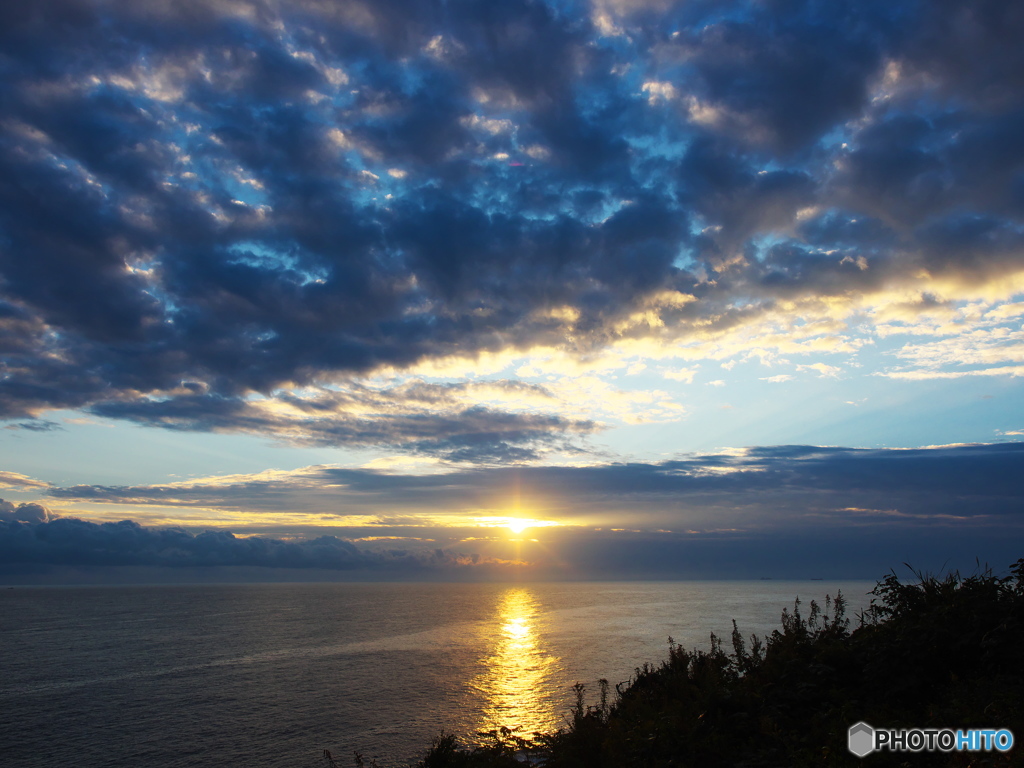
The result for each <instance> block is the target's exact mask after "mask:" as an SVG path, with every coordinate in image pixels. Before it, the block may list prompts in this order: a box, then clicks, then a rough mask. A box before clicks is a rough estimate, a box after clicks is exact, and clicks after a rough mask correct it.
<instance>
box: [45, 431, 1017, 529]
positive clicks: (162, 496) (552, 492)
mask: <svg viewBox="0 0 1024 768" xmlns="http://www.w3.org/2000/svg"><path fill="white" fill-rule="evenodd" d="M1021 471H1024V443H999V444H992V445H965V446H952V447H942V448H922V449H914V450H911V449H853V448H822V447H817V446H781V447H766V448H757V449H750V450H747V451H743V452H737V453H730V454H712V455H697V456H690V457H685V458H681V459H676V460H672V461H665V462H661V463H657V464H650V463H630V464H604V465H597V466H589V467H587V466H583V467H553V466H552V467H516V468H499V467H494V468H486V469H473V470H451V471H446V472H438V473H434V474H426V475H407V474H401V473H395V472H385V471H380V470H372V469H347V468H336V467H308V468H305V469H303V470H297V471H296V472H294V473H283V474H275V475H273V476H270V477H266V476H261V475H253V476H250V477H247V478H228V479H227V480H226V481H221V480H216V479H215V480H213V481H208V482H204V481H197V482H194V483H191V482H186V483H177V484H173V485H166V486H119V487H108V486H74V487H68V488H53V489H50V490H49V491H48V494H49V495H50V496H51V497H53V498H57V499H63V500H80V501H96V502H113V503H123V504H133V505H140V504H153V505H159V506H172V505H180V506H197V507H224V508H231V509H252V510H264V511H274V510H281V511H285V510H295V511H303V512H318V513H323V514H327V515H330V514H332V513H336V510H338V509H344V510H345V514H350V513H352V512H353V511H357V510H358V512H359V514H367V515H380V514H385V515H402V514H404V513H406V512H414V511H418V510H423V509H430V510H438V509H446V510H452V511H453V512H457V511H459V510H463V511H464V510H467V509H469V510H473V509H480V508H485V509H486V508H491V509H494V508H502V507H504V506H507V503H508V501H507V499H508V498H509V497H510V496H511V495H512V494H513V493H518V492H520V491H521V492H522V493H525V494H527V495H528V496H529V497H530V498H531V499H536V505H537V507H538V514H541V512H540V511H539V510H541V509H546V510H548V512H547V513H546V514H551V515H554V516H555V518H556V519H558V520H565V521H569V522H572V521H585V522H589V523H594V524H601V523H600V521H601V520H602V519H604V518H605V516H607V517H608V519H613V520H615V521H616V522H614V523H612V524H613V525H617V526H625V527H628V526H629V525H630V523H631V522H632V524H634V525H635V526H637V527H653V528H668V529H671V530H674V531H677V532H678V531H683V530H687V529H700V530H712V529H722V528H736V529H737V530H741V529H742V530H764V531H783V530H785V531H789V532H794V531H797V530H800V529H802V528H805V527H809V528H816V527H821V526H824V527H834V526H839V527H843V526H846V527H854V528H857V527H863V526H867V527H869V528H879V529H887V528H906V529H908V530H909V529H915V528H918V527H921V528H926V527H929V526H933V525H938V526H939V527H942V526H952V527H951V528H950V529H949V530H950V535H956V534H955V532H954V531H955V530H956V526H958V525H967V524H968V523H969V524H971V525H979V526H993V530H996V529H1000V527H1001V526H1010V527H1012V528H1013V529H1014V530H1016V529H1017V528H1019V526H1021V525H1022V524H1024V519H1021V518H1020V509H1021V507H1020V501H1021V492H1020V489H1019V487H1018V484H1017V483H1016V480H1015V478H1016V477H1018V476H1019V474H1020V472H1021ZM517 489H519V490H517ZM467 514H468V513H467Z"/></svg>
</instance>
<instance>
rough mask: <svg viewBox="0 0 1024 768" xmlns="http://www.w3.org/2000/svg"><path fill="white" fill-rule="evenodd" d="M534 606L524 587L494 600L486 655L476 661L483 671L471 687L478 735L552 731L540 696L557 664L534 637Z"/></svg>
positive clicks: (551, 713)
mask: <svg viewBox="0 0 1024 768" xmlns="http://www.w3.org/2000/svg"><path fill="white" fill-rule="evenodd" d="M538 618H539V606H538V604H537V601H536V599H535V598H534V596H533V594H532V593H531V592H530V590H529V589H528V588H526V587H510V588H509V589H507V590H505V591H504V592H502V593H501V594H500V596H499V598H498V601H497V607H496V612H495V621H494V622H493V623H492V622H488V627H489V628H490V629H489V630H488V631H493V632H494V636H493V642H492V645H491V646H490V651H489V653H488V654H487V655H485V656H484V657H483V658H482V659H481V664H482V665H483V670H482V671H481V672H480V674H479V675H477V677H476V678H475V679H474V681H473V687H474V688H475V689H476V690H478V691H480V692H481V693H482V694H483V696H484V704H483V709H482V712H481V716H480V720H479V723H478V725H477V727H476V729H475V730H476V731H477V732H487V731H491V730H495V729H497V728H501V727H507V728H511V729H514V732H515V733H516V734H517V735H520V736H523V737H525V738H530V737H531V736H532V735H533V733H535V732H537V731H549V730H552V729H553V728H554V727H555V726H556V725H557V724H558V722H557V717H556V715H555V712H554V711H553V708H552V707H551V703H550V702H549V701H545V700H544V698H543V696H542V694H543V692H544V691H546V690H548V688H549V687H550V677H551V675H552V674H553V672H554V671H555V667H556V665H557V663H558V659H557V658H556V657H554V656H552V655H550V654H549V653H547V651H546V650H545V649H544V647H543V645H542V642H541V638H540V635H539V633H538V626H537V623H538Z"/></svg>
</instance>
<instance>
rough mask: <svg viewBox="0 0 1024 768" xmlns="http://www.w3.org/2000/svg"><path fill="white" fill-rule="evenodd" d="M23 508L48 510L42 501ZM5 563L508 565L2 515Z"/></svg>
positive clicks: (394, 568) (441, 553)
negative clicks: (5, 516) (23, 518)
mask: <svg viewBox="0 0 1024 768" xmlns="http://www.w3.org/2000/svg"><path fill="white" fill-rule="evenodd" d="M3 503H4V504H5V505H7V506H10V504H9V502H3ZM21 507H40V508H42V509H44V510H45V508H44V507H41V505H38V504H23V505H21ZM22 516H23V517H28V516H29V513H23V515H22ZM0 562H3V563H4V564H6V565H7V566H8V568H7V570H8V571H17V570H18V567H19V566H165V567H166V566H169V567H178V568H181V567H210V566H214V567H219V566H248V567H254V566H255V567H262V568H300V569H328V570H354V569H368V570H380V571H389V572H408V573H415V572H423V571H438V570H457V569H463V568H473V567H484V568H492V567H494V566H502V565H510V563H508V562H507V561H496V560H494V559H489V558H481V557H480V556H479V555H462V554H459V553H455V552H451V551H447V550H443V549H432V550H424V551H411V550H401V549H393V550H384V551H379V552H369V551H366V550H362V549H359V548H358V547H356V546H355V545H354V544H352V543H351V542H349V541H346V540H345V539H340V538H338V537H336V536H319V537H317V538H315V539H310V540H296V541H286V540H282V539H273V538H264V537H259V536H251V537H246V538H240V537H238V536H236V535H235V534H233V533H231V532H229V531H204V532H203V533H199V534H192V533H190V532H188V531H185V530H183V529H181V528H149V527H146V526H142V525H140V524H139V523H137V522H134V521H132V520H121V521H120V522H116V523H92V522H89V521H86V520H80V519H78V518H74V517H61V518H56V519H40V520H31V521H23V520H20V519H8V520H3V521H2V522H0Z"/></svg>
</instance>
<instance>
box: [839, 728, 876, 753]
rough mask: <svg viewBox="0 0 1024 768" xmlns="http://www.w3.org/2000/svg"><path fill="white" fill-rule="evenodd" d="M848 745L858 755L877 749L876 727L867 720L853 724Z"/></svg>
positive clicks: (847, 741)
mask: <svg viewBox="0 0 1024 768" xmlns="http://www.w3.org/2000/svg"><path fill="white" fill-rule="evenodd" d="M846 746H847V747H848V748H849V750H850V751H851V752H852V753H853V754H855V755H856V756H857V757H864V756H865V755H868V754H870V753H872V752H874V751H875V729H874V728H872V727H871V726H870V725H868V724H867V723H865V722H860V723H857V724H856V725H851V726H850V730H849V733H848V734H847V740H846Z"/></svg>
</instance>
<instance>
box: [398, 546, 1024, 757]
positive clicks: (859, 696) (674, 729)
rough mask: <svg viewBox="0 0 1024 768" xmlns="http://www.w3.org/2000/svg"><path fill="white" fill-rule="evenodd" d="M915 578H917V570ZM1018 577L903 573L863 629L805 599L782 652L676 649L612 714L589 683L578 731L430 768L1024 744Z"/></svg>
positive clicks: (510, 738)
mask: <svg viewBox="0 0 1024 768" xmlns="http://www.w3.org/2000/svg"><path fill="white" fill-rule="evenodd" d="M912 572H913V571H912ZM1010 572H1011V574H1012V575H1011V576H1007V577H1002V578H1001V577H996V576H994V575H993V574H992V572H991V570H989V569H984V570H982V569H979V571H978V572H977V573H975V574H974V575H971V576H961V575H960V574H959V573H951V574H949V575H947V576H945V577H941V578H940V577H935V576H929V575H924V574H921V573H920V572H913V573H914V576H915V580H914V581H912V582H910V583H903V582H901V581H900V580H899V578H897V576H896V574H895V573H891V574H890V575H889V576H887V577H886V578H885V579H883V580H882V581H880V582H879V583H878V584H877V585H876V587H875V589H874V590H873V592H872V594H873V595H874V598H873V599H872V602H871V607H870V608H869V609H868V610H867V611H865V612H864V613H863V614H862V615H860V616H859V617H857V621H856V624H857V627H856V629H855V630H854V631H852V632H851V631H850V621H849V620H848V619H847V618H846V616H845V607H846V604H845V600H844V599H843V597H842V595H841V594H839V595H837V596H836V597H835V599H834V600H833V599H831V598H826V600H825V605H824V607H822V606H819V605H818V604H817V603H815V602H811V604H810V606H809V610H808V611H807V615H806V616H805V615H804V613H803V612H802V611H801V605H800V602H799V600H798V601H797V603H796V604H795V605H794V607H793V610H792V611H791V612H790V611H788V610H787V611H783V614H782V626H781V629H779V630H776V631H774V632H773V633H772V635H771V636H770V637H768V638H765V639H763V640H762V639H761V638H757V637H754V636H752V637H751V638H750V639H749V642H748V641H747V640H745V639H744V638H743V636H742V635H741V634H740V632H739V630H738V629H737V628H736V625H735V622H734V623H733V633H732V638H731V643H730V645H731V651H726V650H725V649H724V648H723V644H722V642H721V641H720V640H719V639H718V638H717V637H715V636H714V635H712V638H711V649H710V650H709V651H699V650H697V651H690V650H687V649H685V648H682V647H681V646H679V645H676V644H675V643H672V642H671V638H670V648H669V655H668V659H667V660H666V661H665V662H664V663H662V664H661V665H660V666H657V667H654V666H650V665H647V666H644V667H642V668H639V669H637V670H636V674H635V676H634V678H633V680H632V681H631V682H630V683H629V684H628V685H625V686H623V687H622V688H621V689H619V690H617V691H616V694H617V695H616V696H615V700H614V701H613V702H611V703H609V701H608V686H607V682H606V681H601V684H600V696H599V702H598V703H597V704H596V705H590V706H588V705H587V704H586V703H585V691H584V688H583V686H582V685H579V684H577V686H576V705H575V706H574V707H573V710H572V712H571V716H570V718H569V720H568V723H567V726H566V727H565V728H563V729H562V730H560V731H558V732H556V733H552V734H537V735H535V737H534V738H532V739H525V738H522V737H521V736H519V735H517V734H516V733H515V732H514V731H512V730H509V729H507V728H503V729H501V730H500V731H496V732H492V734H491V736H492V737H493V743H491V744H490V745H488V746H486V747H477V748H469V747H466V746H463V745H461V744H460V743H459V741H458V740H457V739H456V738H455V737H454V736H452V735H450V734H442V735H441V736H440V737H438V738H437V739H436V740H435V742H434V744H433V745H432V747H431V748H430V750H429V752H428V753H427V754H426V756H425V757H424V758H423V759H422V760H420V761H419V763H418V764H417V768H508V767H513V766H522V765H523V764H524V763H526V762H528V763H530V764H533V765H543V766H545V768H624V767H626V766H643V767H644V768H648V767H649V768H661V767H662V766H665V767H667V766H700V767H701V768H708V767H710V768H714V767H715V766H747V767H749V768H757V767H765V768H767V767H768V766H787V767H788V766H823V765H824V766H846V765H854V764H859V760H858V759H857V758H855V757H854V756H852V755H851V754H850V753H849V751H848V750H847V747H846V739H847V730H848V728H849V727H850V726H851V725H853V724H854V723H856V722H858V721H861V720H863V721H866V722H868V723H870V724H872V725H876V726H881V727H887V728H929V727H931V728H954V729H956V728H1008V729H1010V730H1011V731H1012V732H1013V733H1014V735H1015V736H1016V737H1017V738H1018V739H1021V738H1024V643H1022V641H1021V639H1022V637H1024V559H1021V560H1018V561H1017V563H1016V564H1015V565H1014V566H1013V567H1012V568H1011V571H1010ZM1022 750H1024V747H1022V746H1021V745H1020V744H1017V745H1015V747H1014V748H1013V749H1012V750H1010V751H1009V752H1007V753H1000V752H996V751H993V752H964V753H957V752H950V753H938V752H936V753H927V752H921V753H918V754H900V753H889V752H879V753H873V754H871V755H870V756H869V757H868V758H866V759H867V760H868V761H869V762H870V765H871V766H873V767H874V766H879V767H881V766H903V765H914V766H917V765H935V766H1010V765H1024V755H1022Z"/></svg>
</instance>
